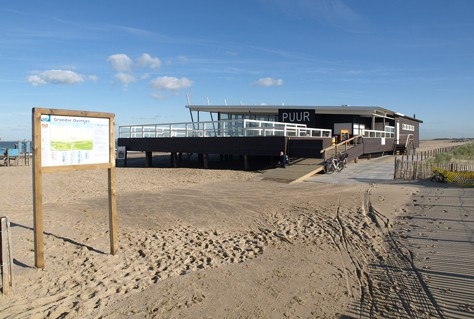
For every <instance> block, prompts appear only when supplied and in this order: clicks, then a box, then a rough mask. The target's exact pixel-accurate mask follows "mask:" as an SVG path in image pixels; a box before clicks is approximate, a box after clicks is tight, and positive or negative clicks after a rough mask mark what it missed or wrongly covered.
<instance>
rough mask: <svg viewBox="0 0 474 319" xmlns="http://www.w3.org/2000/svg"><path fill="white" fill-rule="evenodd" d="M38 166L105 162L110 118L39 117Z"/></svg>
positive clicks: (45, 115) (44, 115)
mask: <svg viewBox="0 0 474 319" xmlns="http://www.w3.org/2000/svg"><path fill="white" fill-rule="evenodd" d="M40 121H41V165H42V166H43V167H46V166H63V165H80V164H101V163H108V162H109V161H110V158H109V119H108V118H94V117H77V116H61V115H51V114H42V115H41V119H40Z"/></svg>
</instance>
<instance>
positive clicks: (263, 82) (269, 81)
mask: <svg viewBox="0 0 474 319" xmlns="http://www.w3.org/2000/svg"><path fill="white" fill-rule="evenodd" d="M256 84H257V85H258V86H280V85H283V80H282V79H274V78H270V77H267V78H261V79H258V81H257V83H256Z"/></svg>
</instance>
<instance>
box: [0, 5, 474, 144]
mask: <svg viewBox="0 0 474 319" xmlns="http://www.w3.org/2000/svg"><path fill="white" fill-rule="evenodd" d="M473 12H474V1H472V0H452V1H446V0H416V1H413V0H398V1H388V0H240V1H223V0H206V1H196V0H175V1H145V0H134V1H129V0H128V1H125V0H114V1H106V0H103V1H97V0H94V1H88V0H82V1H63V0H50V1H48V0H45V1H36V0H31V1H22V0H2V4H1V6H0V61H1V64H0V110H1V111H0V138H1V140H3V141H9V140H22V139H31V110H32V108H33V107H43V108H58V109H73V110H87V111H99V112H112V113H115V115H116V124H117V125H128V124H150V123H165V122H185V121H190V116H189V111H188V109H186V108H185V105H186V103H187V101H186V94H188V95H189V98H190V100H191V103H192V104H207V103H208V101H209V102H210V103H211V104H214V105H219V104H224V101H226V102H227V104H241V103H242V104H247V105H259V104H274V105H281V104H282V103H284V104H285V105H315V106H317V105H322V106H327V105H345V104H347V105H352V106H381V107H385V108H388V109H391V110H394V111H398V112H400V113H404V114H407V115H410V116H412V115H413V114H416V117H417V118H419V119H421V120H423V122H424V123H423V124H422V125H421V138H425V139H429V138H439V137H474V129H473V127H472V122H473V120H474V111H473V109H474V108H473V107H472V106H473V96H474V93H473V92H474V20H473V19H472V14H473Z"/></svg>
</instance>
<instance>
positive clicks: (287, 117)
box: [278, 109, 316, 128]
mask: <svg viewBox="0 0 474 319" xmlns="http://www.w3.org/2000/svg"><path fill="white" fill-rule="evenodd" d="M278 122H284V123H294V124H305V125H306V126H307V127H312V128H314V127H315V126H316V113H315V112H314V110H308V109H301V110H299V109H298V110H296V109H279V110H278Z"/></svg>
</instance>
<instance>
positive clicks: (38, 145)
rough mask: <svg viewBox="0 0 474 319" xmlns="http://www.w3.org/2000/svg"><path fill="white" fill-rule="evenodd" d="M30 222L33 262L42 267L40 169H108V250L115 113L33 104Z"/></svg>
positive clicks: (113, 238)
mask: <svg viewBox="0 0 474 319" xmlns="http://www.w3.org/2000/svg"><path fill="white" fill-rule="evenodd" d="M32 111H33V114H32V124H33V223H34V244H35V266H36V267H38V268H44V239H43V173H48V172H59V171H69V170H84V169H102V168H104V169H105V168H106V169H107V175H108V178H107V180H108V193H109V196H108V197H109V201H108V202H109V203H108V206H109V235H110V253H111V254H113V255H115V254H116V253H117V249H118V241H117V201H116V190H115V184H116V173H115V152H114V149H115V142H114V141H115V138H114V130H115V115H114V114H112V113H102V112H87V111H74V110H58V109H43V108H33V110H32Z"/></svg>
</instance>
